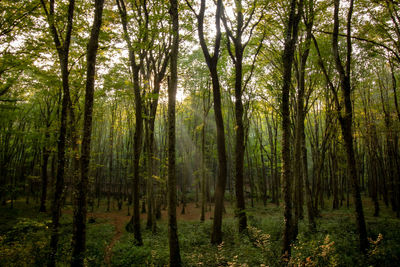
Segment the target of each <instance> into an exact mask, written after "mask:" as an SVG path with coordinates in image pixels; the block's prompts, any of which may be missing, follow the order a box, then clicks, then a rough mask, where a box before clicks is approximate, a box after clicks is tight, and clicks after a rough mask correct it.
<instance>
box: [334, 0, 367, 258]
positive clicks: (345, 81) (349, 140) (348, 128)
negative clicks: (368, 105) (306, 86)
mask: <svg viewBox="0 0 400 267" xmlns="http://www.w3.org/2000/svg"><path fill="white" fill-rule="evenodd" d="M334 4H335V10H334V16H333V22H334V24H333V35H332V51H333V56H334V59H335V66H336V70H337V72H338V73H339V77H340V88H341V91H342V97H343V102H344V112H345V113H344V115H342V114H340V116H339V122H340V126H341V129H342V135H343V139H344V142H345V148H346V156H347V157H346V158H347V167H348V171H349V176H350V179H351V183H352V188H353V199H354V205H355V212H356V221H357V228H358V234H359V240H360V249H361V251H362V252H366V249H367V247H368V240H367V229H366V226H365V219H364V211H363V207H362V202H361V195H360V187H359V182H358V177H357V169H356V161H355V156H354V148H353V131H352V124H353V107H352V103H351V82H350V78H351V77H350V74H351V52H352V44H351V19H352V14H353V5H354V1H353V0H351V1H350V6H349V9H348V13H347V23H346V30H347V37H346V52H347V54H346V65H345V67H344V66H343V64H342V59H341V57H340V54H339V38H338V37H339V6H340V0H335V1H334Z"/></svg>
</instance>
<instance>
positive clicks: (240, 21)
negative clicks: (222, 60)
mask: <svg viewBox="0 0 400 267" xmlns="http://www.w3.org/2000/svg"><path fill="white" fill-rule="evenodd" d="M235 10H236V14H235V16H236V17H235V19H236V25H235V26H236V27H235V28H234V29H232V28H233V27H232V28H231V27H229V25H228V22H227V18H226V16H225V14H224V13H223V14H222V17H221V18H222V22H223V24H224V27H225V30H226V32H227V35H228V38H227V47H228V52H229V55H230V57H231V59H232V61H233V64H234V66H235V120H236V125H235V133H236V136H235V192H236V205H237V212H238V217H239V232H242V231H244V230H245V229H246V228H247V217H246V212H245V198H244V192H243V186H244V185H243V183H244V181H243V180H244V176H243V168H244V152H245V149H246V142H245V126H244V123H243V114H244V107H243V100H242V96H243V93H244V92H245V90H246V86H247V84H248V82H249V81H250V78H251V76H252V73H253V70H254V65H255V60H256V58H257V55H258V53H259V52H260V49H261V46H262V41H263V38H262V39H261V40H259V45H258V47H257V50H256V52H255V55H254V58H253V63H252V66H251V72H250V75H249V76H248V77H247V79H246V80H245V83H244V84H243V56H244V52H245V49H246V47H247V46H248V44H249V42H250V40H251V38H252V37H253V31H254V29H255V28H256V27H257V25H258V24H259V22H260V21H261V19H262V18H263V13H262V12H261V15H260V17H259V19H258V20H257V21H255V22H253V16H254V14H256V10H257V1H253V3H252V6H251V7H250V11H249V14H248V17H247V19H244V14H243V10H244V7H243V4H242V1H241V0H237V1H235ZM248 28H249V32H248V33H247V32H246V31H247V30H248ZM244 34H246V35H247V36H246V38H247V40H244V41H243V39H244V38H243V35H244Z"/></svg>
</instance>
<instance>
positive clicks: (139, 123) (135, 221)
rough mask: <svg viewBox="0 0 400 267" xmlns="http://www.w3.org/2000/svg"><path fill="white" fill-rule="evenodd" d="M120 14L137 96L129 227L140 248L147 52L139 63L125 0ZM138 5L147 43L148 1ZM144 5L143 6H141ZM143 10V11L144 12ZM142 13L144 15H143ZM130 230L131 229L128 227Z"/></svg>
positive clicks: (120, 5) (119, 6)
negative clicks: (143, 88) (143, 70)
mask: <svg viewBox="0 0 400 267" xmlns="http://www.w3.org/2000/svg"><path fill="white" fill-rule="evenodd" d="M116 2H117V6H118V10H119V14H120V17H121V24H122V28H123V34H124V39H125V42H126V44H127V46H128V52H129V63H130V67H131V71H132V75H133V91H134V95H135V120H136V121H135V134H134V140H133V179H132V194H133V215H132V218H131V221H130V222H129V225H132V226H133V234H134V236H135V240H136V244H137V245H138V246H141V245H143V241H142V234H141V231H140V209H139V198H140V196H139V160H140V154H141V148H142V135H143V116H142V111H143V108H142V106H143V104H142V94H141V89H140V83H139V82H140V81H139V72H140V68H141V66H142V65H143V62H144V58H145V53H146V52H145V51H144V49H140V51H139V52H138V54H139V62H137V59H136V53H137V49H136V47H134V44H133V43H132V40H131V38H130V36H129V31H128V15H127V10H126V5H125V1H124V0H116ZM137 4H138V5H136V8H137V10H136V11H137V13H138V17H137V18H138V23H139V24H142V23H144V24H145V25H139V29H141V28H142V27H143V26H144V27H145V33H144V34H142V35H141V36H142V39H141V40H139V41H138V42H139V43H145V42H146V41H147V37H148V35H147V33H146V31H147V26H148V17H149V16H148V13H147V7H146V1H144V2H143V3H142V2H140V3H137ZM141 5H143V6H141ZM142 8H143V10H142ZM142 11H143V12H144V14H141V13H142ZM142 15H144V19H145V21H144V22H143V21H142V19H143V18H142V17H141V16H142ZM128 228H130V227H128Z"/></svg>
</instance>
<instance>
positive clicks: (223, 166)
mask: <svg viewBox="0 0 400 267" xmlns="http://www.w3.org/2000/svg"><path fill="white" fill-rule="evenodd" d="M187 3H188V5H189V7H190V9H191V10H192V11H193V13H194V14H195V15H196V18H197V32H198V35H199V39H200V46H201V49H202V50H203V55H204V58H205V60H206V63H207V66H208V69H209V71H210V76H211V81H212V88H213V99H214V115H215V123H216V125H217V152H218V179H217V187H216V189H215V208H214V219H213V231H212V234H211V243H213V244H220V243H221V242H222V211H223V205H224V194H225V186H226V178H227V160H226V148H225V130H224V120H223V117H222V110H221V89H220V87H221V86H220V82H219V76H218V70H217V66H218V59H219V53H220V51H219V50H220V46H221V14H222V0H218V1H217V4H216V13H215V27H216V35H215V41H214V51H213V54H212V55H211V54H210V51H209V48H208V47H207V43H206V40H205V37H204V13H205V10H206V0H202V1H201V3H200V11H199V13H198V14H197V13H196V12H195V10H194V9H193V7H192V6H191V4H190V3H189V2H188V1H187Z"/></svg>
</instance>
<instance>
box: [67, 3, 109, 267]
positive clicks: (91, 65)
mask: <svg viewBox="0 0 400 267" xmlns="http://www.w3.org/2000/svg"><path fill="white" fill-rule="evenodd" d="M103 6H104V0H96V1H95V12H94V21H93V26H92V30H91V34H90V40H89V43H88V46H87V59H86V61H87V70H86V93H85V110H84V122H83V139H82V148H81V149H82V150H81V177H80V180H79V182H78V184H77V196H76V199H75V201H76V206H74V220H73V234H72V259H71V266H84V258H85V249H86V214H87V193H88V183H89V163H90V143H91V135H92V115H93V99H94V83H95V77H94V76H95V70H96V55H97V49H98V46H99V45H98V43H99V34H100V28H101V22H102V16H103Z"/></svg>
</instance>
